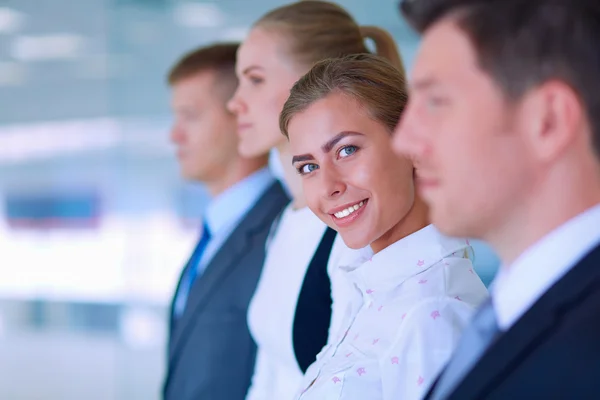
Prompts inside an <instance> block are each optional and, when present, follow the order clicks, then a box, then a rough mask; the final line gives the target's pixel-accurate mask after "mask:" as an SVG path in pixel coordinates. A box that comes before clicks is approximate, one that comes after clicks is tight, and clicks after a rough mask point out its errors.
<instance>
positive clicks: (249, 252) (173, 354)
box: [163, 183, 289, 400]
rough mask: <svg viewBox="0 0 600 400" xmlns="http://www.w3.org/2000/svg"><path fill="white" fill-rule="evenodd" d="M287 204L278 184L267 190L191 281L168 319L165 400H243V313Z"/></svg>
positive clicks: (248, 372) (246, 363)
mask: <svg viewBox="0 0 600 400" xmlns="http://www.w3.org/2000/svg"><path fill="white" fill-rule="evenodd" d="M288 201H289V199H288V197H287V195H286V194H285V192H284V191H283V188H282V187H281V185H280V184H279V183H275V184H273V185H272V186H271V187H270V188H269V189H267V190H266V192H265V193H264V194H263V196H262V197H261V198H260V199H259V200H258V202H257V203H256V205H255V206H254V207H253V208H252V209H251V210H250V211H249V212H248V214H247V215H246V216H245V217H244V219H243V220H242V222H241V223H240V224H239V225H238V227H237V228H236V229H235V230H234V232H233V233H232V234H231V235H230V237H229V238H228V239H227V241H226V242H225V243H224V244H223V246H222V247H221V249H220V250H219V251H218V252H217V253H216V255H215V256H214V257H213V259H212V260H211V262H210V263H209V264H208V266H207V267H206V270H205V271H204V274H203V275H202V276H201V277H200V278H198V279H197V280H196V281H195V282H194V284H193V286H192V288H191V290H190V294H189V297H188V302H187V306H186V309H185V312H184V313H183V315H182V316H181V317H180V318H179V319H178V320H176V321H175V320H173V318H171V321H172V323H171V331H170V338H169V351H168V370H167V376H166V379H165V383H164V388H163V395H164V398H165V399H167V400H192V399H193V400H200V399H202V400H243V399H244V398H245V396H246V391H247V389H248V386H249V385H250V379H251V377H252V372H253V370H254V359H255V356H256V345H255V344H254V342H253V340H252V338H251V336H250V332H249V331H248V327H247V324H246V311H247V309H248V304H249V302H250V299H251V297H252V295H253V293H254V289H255V288H256V284H257V281H258V278H259V276H260V272H261V270H262V266H263V262H264V258H265V240H266V238H267V234H268V233H269V229H270V227H271V224H272V222H273V220H274V218H275V217H276V216H277V215H278V214H279V213H280V211H281V210H282V209H283V207H284V206H285V205H286V204H287V203H288ZM188 264H189V263H188ZM186 268H187V267H186ZM175 293H177V292H175ZM171 315H173V306H171Z"/></svg>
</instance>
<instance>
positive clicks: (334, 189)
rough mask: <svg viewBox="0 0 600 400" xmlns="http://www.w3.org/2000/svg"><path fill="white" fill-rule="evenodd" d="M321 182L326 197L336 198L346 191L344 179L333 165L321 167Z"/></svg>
mask: <svg viewBox="0 0 600 400" xmlns="http://www.w3.org/2000/svg"><path fill="white" fill-rule="evenodd" d="M321 183H322V185H323V186H322V187H323V192H322V193H323V197H324V198H326V199H336V198H338V197H340V196H341V195H343V194H344V193H345V192H346V187H347V186H346V184H345V183H344V179H343V178H342V176H341V174H340V173H339V171H337V169H336V168H335V167H330V168H321Z"/></svg>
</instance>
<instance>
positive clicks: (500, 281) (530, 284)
mask: <svg viewBox="0 0 600 400" xmlns="http://www.w3.org/2000/svg"><path fill="white" fill-rule="evenodd" d="M598 226H600V204H597V205H596V206H594V207H592V208H590V209H588V210H587V211H585V212H583V213H581V214H579V215H578V216H576V217H575V218H573V219H571V220H569V221H568V222H567V223H565V224H563V225H562V226H560V227H558V228H557V229H555V230H553V231H552V232H550V233H549V234H547V235H546V236H545V237H544V238H542V239H541V240H539V241H538V242H537V243H536V244H534V245H533V246H531V247H530V248H529V249H527V250H526V251H525V252H524V253H523V254H521V256H519V257H518V258H517V259H516V260H515V261H514V262H513V264H512V265H510V266H509V267H508V268H507V267H505V266H502V267H501V268H500V271H499V272H498V274H497V276H496V278H495V279H494V282H493V284H492V286H491V291H492V298H493V300H494V309H495V311H496V316H497V319H498V326H499V327H500V329H502V330H507V329H508V328H510V327H511V326H512V325H513V324H514V323H515V322H516V321H517V320H518V319H519V318H520V317H521V316H522V315H523V314H524V313H525V311H527V310H528V309H529V308H531V306H532V305H533V304H534V303H535V302H536V301H537V300H538V299H539V298H540V297H541V296H542V295H543V294H544V293H545V292H546V291H547V290H548V289H549V288H550V287H551V286H552V285H553V284H554V283H556V282H557V281H558V280H559V279H560V278H562V277H563V276H564V275H565V274H566V273H567V272H568V271H569V270H570V269H571V268H572V267H574V266H575V265H576V264H577V263H578V262H579V261H580V260H581V259H582V258H583V257H584V256H585V255H586V254H587V253H588V252H590V251H591V250H592V249H593V248H594V246H596V245H598V242H600V230H599V229H598Z"/></svg>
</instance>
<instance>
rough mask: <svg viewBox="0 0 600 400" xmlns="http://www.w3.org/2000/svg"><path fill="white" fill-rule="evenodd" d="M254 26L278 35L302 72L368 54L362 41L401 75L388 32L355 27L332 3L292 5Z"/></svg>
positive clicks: (399, 60) (307, 0) (312, 1)
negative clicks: (319, 64)
mask: <svg viewBox="0 0 600 400" xmlns="http://www.w3.org/2000/svg"><path fill="white" fill-rule="evenodd" d="M254 26H255V27H260V28H264V29H266V30H273V31H275V32H276V33H277V34H280V35H282V37H283V38H284V39H285V41H286V50H287V52H288V53H289V54H290V55H291V56H292V57H293V58H294V59H295V60H296V61H298V62H299V63H301V64H303V65H305V66H306V68H310V67H312V65H313V64H315V63H317V62H319V61H321V60H324V59H327V58H336V57H343V56H346V55H350V54H357V53H368V52H369V50H368V48H367V45H366V43H365V39H369V40H371V41H372V42H373V44H374V46H375V54H377V55H380V56H382V57H384V58H386V59H387V60H388V61H389V62H390V63H391V64H392V65H394V66H395V67H396V68H398V70H399V71H401V73H402V74H404V65H403V63H402V58H401V57H400V54H399V52H398V48H397V46H396V43H395V42H394V39H393V38H392V36H391V35H390V34H389V32H387V31H386V30H384V29H382V28H379V27H376V26H359V25H358V23H357V22H356V21H355V20H354V18H352V16H351V15H350V14H349V13H348V12H347V11H346V10H345V9H344V8H342V7H341V6H339V5H337V4H334V3H330V2H326V1H317V0H305V1H299V2H296V3H292V4H289V5H286V6H283V7H279V8H276V9H274V10H272V11H270V12H269V13H267V14H265V15H264V16H263V17H262V18H260V19H259V20H258V21H257V22H256V23H255V24H254Z"/></svg>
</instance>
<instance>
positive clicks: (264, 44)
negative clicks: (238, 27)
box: [236, 27, 281, 73]
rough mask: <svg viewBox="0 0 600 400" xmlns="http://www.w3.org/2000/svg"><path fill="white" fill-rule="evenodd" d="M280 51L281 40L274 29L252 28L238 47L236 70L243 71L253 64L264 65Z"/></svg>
mask: <svg viewBox="0 0 600 400" xmlns="http://www.w3.org/2000/svg"><path fill="white" fill-rule="evenodd" d="M280 53H281V51H280V40H278V39H277V36H276V35H275V34H274V32H273V30H267V29H264V28H261V27H255V28H252V30H250V32H249V33H248V36H247V37H246V39H245V40H244V41H243V42H242V44H241V45H240V47H239V49H238V54H237V66H236V70H237V72H238V73H241V72H243V70H244V69H245V68H247V67H249V66H252V65H258V66H263V65H264V64H266V63H268V62H269V60H271V59H272V58H273V55H278V54H280Z"/></svg>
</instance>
